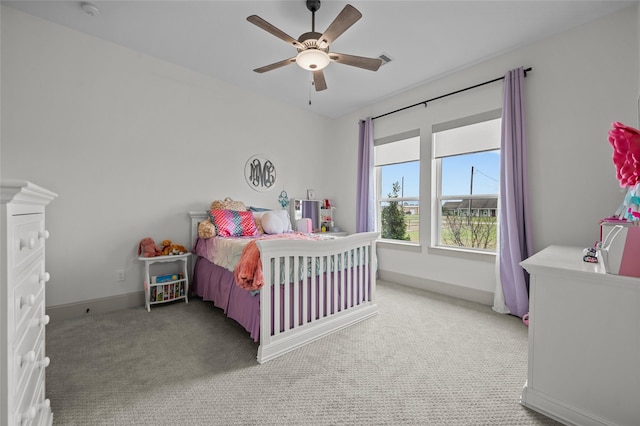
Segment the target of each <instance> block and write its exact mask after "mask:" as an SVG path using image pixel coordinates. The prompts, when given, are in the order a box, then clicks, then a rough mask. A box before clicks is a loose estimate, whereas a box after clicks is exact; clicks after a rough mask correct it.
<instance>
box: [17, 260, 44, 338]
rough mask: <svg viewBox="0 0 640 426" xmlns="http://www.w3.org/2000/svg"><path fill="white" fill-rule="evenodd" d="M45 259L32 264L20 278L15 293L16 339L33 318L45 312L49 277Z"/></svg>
mask: <svg viewBox="0 0 640 426" xmlns="http://www.w3.org/2000/svg"><path fill="white" fill-rule="evenodd" d="M42 260H43V259H40V261H36V262H35V263H33V264H31V265H30V266H29V267H28V269H27V270H26V271H24V273H23V274H21V276H20V280H19V281H18V284H17V285H16V288H15V290H14V293H13V298H14V301H13V303H14V305H13V306H14V309H13V312H14V324H15V334H14V336H15V338H16V339H19V338H20V336H22V334H23V333H24V332H25V330H26V328H27V327H28V325H29V323H30V322H31V320H32V319H33V318H36V317H40V316H42V314H43V312H44V303H45V302H44V283H45V282H47V281H48V280H49V275H48V274H47V273H45V272H44V265H43V261H42Z"/></svg>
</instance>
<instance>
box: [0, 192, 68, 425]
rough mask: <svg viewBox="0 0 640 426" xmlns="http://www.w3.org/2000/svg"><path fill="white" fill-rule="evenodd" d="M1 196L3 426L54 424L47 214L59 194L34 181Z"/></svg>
mask: <svg viewBox="0 0 640 426" xmlns="http://www.w3.org/2000/svg"><path fill="white" fill-rule="evenodd" d="M0 196H1V201H2V215H1V216H0V222H1V223H2V225H1V228H0V230H1V232H0V240H1V241H2V245H1V246H0V257H1V258H2V264H1V269H0V275H1V276H2V281H1V284H0V386H1V388H0V425H2V426H5V425H6V426H14V425H50V424H52V423H53V414H52V412H51V408H50V406H49V400H48V399H45V368H46V367H47V365H49V358H47V357H46V356H45V326H46V325H47V323H48V322H49V317H47V316H46V315H45V288H44V287H45V283H46V282H47V281H48V280H49V274H48V273H47V272H46V271H45V262H44V260H45V259H44V258H45V250H44V246H45V240H46V239H47V238H48V236H49V233H48V232H47V231H46V230H45V226H44V224H45V222H44V216H45V215H44V211H45V206H46V205H47V204H49V202H50V201H51V200H53V199H54V198H55V197H56V196H57V195H56V194H55V193H53V192H51V191H48V190H46V189H44V188H41V187H39V186H37V185H34V184H33V183H31V182H27V181H18V180H3V181H2V184H1V193H0Z"/></svg>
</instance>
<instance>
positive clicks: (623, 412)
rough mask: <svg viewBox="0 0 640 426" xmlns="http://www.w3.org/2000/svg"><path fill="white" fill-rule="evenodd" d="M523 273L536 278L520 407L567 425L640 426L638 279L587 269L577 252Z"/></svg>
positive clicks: (562, 251) (564, 250)
mask: <svg viewBox="0 0 640 426" xmlns="http://www.w3.org/2000/svg"><path fill="white" fill-rule="evenodd" d="M521 265H522V266H523V267H524V268H525V269H526V270H527V271H528V272H529V273H530V274H531V283H530V292H529V309H530V317H529V359H528V373H527V383H526V384H525V387H524V390H523V392H522V399H521V402H522V404H523V405H525V406H526V407H529V408H531V409H533V410H536V411H539V412H541V413H543V414H545V415H547V416H549V417H552V418H555V419H556V420H559V421H561V422H564V423H567V424H577V425H629V426H631V425H633V426H637V425H640V279H639V278H631V277H623V276H618V275H610V274H606V273H604V271H603V268H602V267H601V265H599V264H592V263H586V262H583V261H582V248H579V247H563V246H550V247H548V248H546V249H544V250H542V251H540V252H539V253H537V254H535V255H533V256H532V257H530V258H529V259H527V260H525V261H523V262H522V263H521Z"/></svg>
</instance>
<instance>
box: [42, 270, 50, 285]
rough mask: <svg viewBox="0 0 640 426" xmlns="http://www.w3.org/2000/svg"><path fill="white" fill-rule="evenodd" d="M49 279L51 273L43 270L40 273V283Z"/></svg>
mask: <svg viewBox="0 0 640 426" xmlns="http://www.w3.org/2000/svg"><path fill="white" fill-rule="evenodd" d="M50 279H51V275H50V274H49V273H48V272H43V273H42V274H40V284H44V283H47V282H49V280H50Z"/></svg>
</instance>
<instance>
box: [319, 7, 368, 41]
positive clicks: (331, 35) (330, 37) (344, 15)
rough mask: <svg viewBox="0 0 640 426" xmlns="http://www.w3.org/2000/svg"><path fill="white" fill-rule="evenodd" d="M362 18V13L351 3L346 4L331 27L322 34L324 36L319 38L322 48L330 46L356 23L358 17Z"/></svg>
mask: <svg viewBox="0 0 640 426" xmlns="http://www.w3.org/2000/svg"><path fill="white" fill-rule="evenodd" d="M360 18H362V13H360V12H359V11H358V9H356V8H355V7H353V6H351V5H350V4H348V5H346V6H345V7H344V9H342V11H341V12H340V13H339V14H338V16H336V19H334V20H333V22H332V23H331V24H330V25H329V28H327V30H326V31H325V32H324V34H322V37H320V39H319V40H318V43H319V47H320V48H326V47H328V46H329V45H330V44H331V43H333V41H334V40H335V39H337V38H338V37H339V36H340V35H341V34H342V33H343V32H345V31H346V30H347V29H348V28H349V27H350V26H352V25H353V24H355V23H356V21H357V20H358V19H360Z"/></svg>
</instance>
